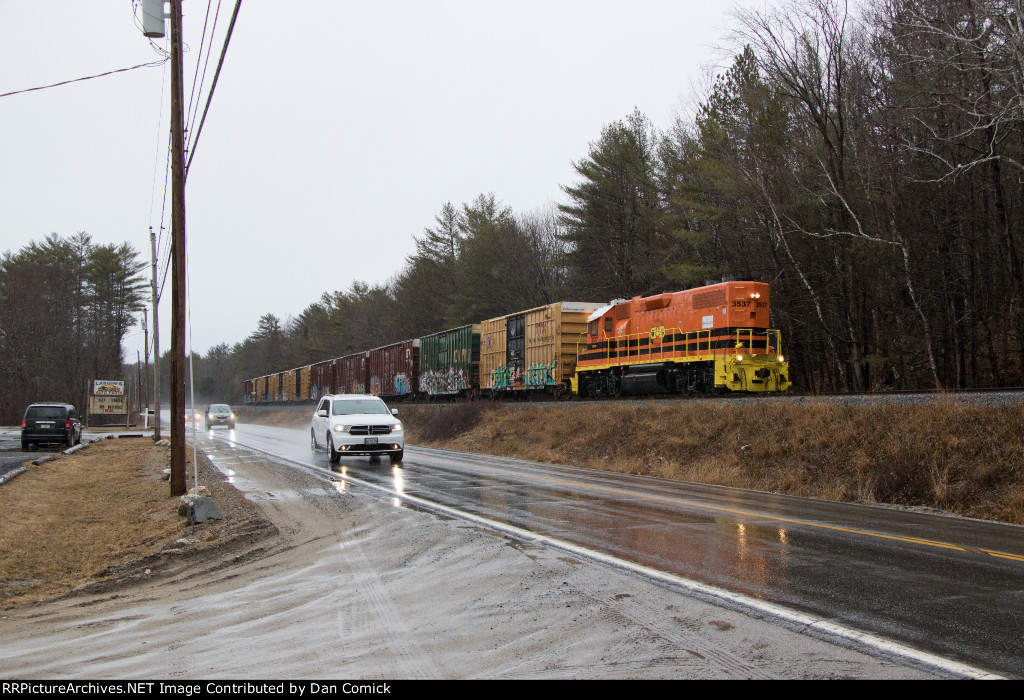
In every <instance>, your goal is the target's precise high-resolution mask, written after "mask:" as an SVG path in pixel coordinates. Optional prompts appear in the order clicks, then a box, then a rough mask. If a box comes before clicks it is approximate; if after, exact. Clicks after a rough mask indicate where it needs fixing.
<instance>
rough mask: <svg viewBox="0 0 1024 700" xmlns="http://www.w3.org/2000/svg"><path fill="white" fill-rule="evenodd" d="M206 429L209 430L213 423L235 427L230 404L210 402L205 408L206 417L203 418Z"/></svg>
mask: <svg viewBox="0 0 1024 700" xmlns="http://www.w3.org/2000/svg"><path fill="white" fill-rule="evenodd" d="M203 423H204V424H205V426H206V429H207V430H210V429H211V428H213V426H215V425H226V426H228V427H229V428H230V429H231V430H234V429H235V413H234V411H232V410H231V406H228V405H227V404H226V403H215V404H211V405H210V407H209V408H207V409H206V418H205V419H204V420H203Z"/></svg>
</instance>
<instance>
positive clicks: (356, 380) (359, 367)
mask: <svg viewBox="0 0 1024 700" xmlns="http://www.w3.org/2000/svg"><path fill="white" fill-rule="evenodd" d="M366 355H367V353H365V352H357V353H356V354H355V355H346V356H345V357H342V358H339V359H337V360H335V362H337V363H338V368H337V370H336V371H335V379H336V380H337V381H336V382H335V385H334V393H336V394H365V393H366V385H367V381H366V380H367V375H366V364H367V363H366Z"/></svg>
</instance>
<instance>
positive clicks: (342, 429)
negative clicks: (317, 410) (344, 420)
mask: <svg viewBox="0 0 1024 700" xmlns="http://www.w3.org/2000/svg"><path fill="white" fill-rule="evenodd" d="M351 427H352V426H350V425H336V426H334V430H335V431H336V432H339V433H347V432H348V429H349V428H351Z"/></svg>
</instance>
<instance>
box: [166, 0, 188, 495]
mask: <svg viewBox="0 0 1024 700" xmlns="http://www.w3.org/2000/svg"><path fill="white" fill-rule="evenodd" d="M170 2H171V236H172V238H171V496H172V497H173V496H182V495H184V493H185V420H184V419H185V117H184V113H183V109H182V106H183V101H184V100H183V85H184V80H183V74H182V63H183V60H182V38H181V0H170Z"/></svg>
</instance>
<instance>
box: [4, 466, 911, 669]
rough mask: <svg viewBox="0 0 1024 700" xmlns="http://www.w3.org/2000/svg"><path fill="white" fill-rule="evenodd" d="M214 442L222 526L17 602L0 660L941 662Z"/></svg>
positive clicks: (421, 664) (233, 665)
mask: <svg viewBox="0 0 1024 700" xmlns="http://www.w3.org/2000/svg"><path fill="white" fill-rule="evenodd" d="M211 457H212V458H213V460H214V461H215V462H216V464H217V466H218V468H219V469H220V470H221V471H220V473H223V474H226V475H228V479H229V480H230V484H227V483H223V484H219V485H218V487H217V488H218V489H221V488H229V487H230V486H233V487H237V488H238V489H239V490H240V491H241V492H243V493H244V494H245V496H246V498H245V503H244V504H243V503H241V502H238V503H236V506H237V507H234V506H231V505H230V503H229V502H228V500H229V499H230V498H238V496H237V494H236V495H235V496H230V497H229V496H225V495H224V494H223V492H221V495H219V496H218V495H216V494H217V492H215V498H216V499H218V505H222V504H223V505H225V506H227V507H226V508H225V510H226V517H225V520H224V521H218V522H216V523H211V527H220V528H224V530H223V535H222V536H218V537H216V538H214V539H213V540H212V541H210V540H207V539H206V538H205V537H204V536H203V535H202V531H201V530H200V528H202V527H203V525H197V526H195V527H196V528H197V529H196V531H195V536H194V537H192V538H191V539H192V540H193V541H192V542H184V543H182V544H180V545H179V546H177V547H168V548H167V549H166V550H165V551H163V552H162V553H161V554H160V555H153V556H150V558H149V559H146V560H143V559H140V560H137V561H136V563H135V564H134V565H132V566H127V567H125V569H124V570H123V572H122V575H120V576H112V577H108V579H107V580H106V581H104V582H99V583H97V584H95V585H92V586H91V587H87V588H85V589H81V590H79V591H78V592H77V593H76V594H75V595H73V596H70V597H66V598H62V599H59V600H54V601H50V602H44V603H40V604H38V605H32V606H27V607H21V608H16V609H12V610H6V611H3V612H2V613H0V618H2V619H0V636H2V639H3V640H4V642H3V654H2V656H0V677H2V678H5V679H12V678H17V679H42V678H56V677H61V678H88V679H113V678H122V679H125V678H127V679H131V678H145V679H156V678H159V679H199V678H203V679H206V678H209V679H215V678H245V679H257V678H263V679H274V678H306V679H340V678H349V679H354V678H384V679H421V678H921V677H926V675H927V674H925V673H923V672H921V671H919V670H914V669H908V668H906V667H903V666H899V665H896V664H893V663H890V662H887V661H883V660H879V659H876V658H872V657H869V656H865V655H863V654H860V653H857V652H855V651H851V650H848V649H843V648H839V647H837V646H834V645H831V644H828V643H825V642H822V641H819V640H816V639H812V638H810V637H808V636H806V635H803V634H799V633H797V632H795V631H791V630H786V629H782V628H780V627H777V626H775V625H773V624H769V623H767V622H763V621H759V620H755V619H751V618H749V617H747V616H745V615H743V614H740V613H738V612H733V611H729V610H725V609H722V608H719V607H716V606H714V605H710V604H707V603H704V602H700V601H696V600H694V599H692V598H689V597H687V596H685V595H682V594H680V593H679V592H678V591H676V590H674V589H671V588H667V587H664V586H662V585H660V584H655V583H652V582H650V581H648V580H646V579H642V578H639V577H635V576H633V575H631V574H627V573H624V572H622V571H619V570H616V569H612V568H608V567H605V566H601V565H597V564H594V563H591V562H587V561H580V560H577V559H574V558H573V557H571V556H567V555H565V554H564V553H562V552H559V551H557V550H551V549H547V548H543V547H536V546H532V545H526V544H524V543H522V542H518V541H516V540H513V539H510V538H508V537H506V536H504V535H502V534H499V533H497V532H493V531H489V530H487V529H486V528H482V527H480V526H478V525H474V524H471V523H467V522H463V521H459V520H453V519H450V518H448V517H444V516H439V515H437V514H434V513H429V512H423V511H421V510H415V509H411V508H408V507H406V506H404V505H403V504H401V503H399V502H396V501H391V500H382V499H381V498H380V497H379V496H374V495H371V494H368V493H362V492H360V491H359V490H358V488H353V487H346V486H344V485H341V484H331V483H328V482H326V481H324V480H322V479H318V478H316V477H315V476H313V475H310V474H308V473H306V472H303V471H301V470H298V469H294V468H289V467H284V466H280V465H275V464H271V463H268V462H266V461H264V460H263V459H262V458H260V457H258V456H254V455H252V454H250V453H247V452H245V451H242V450H238V449H234V450H232V449H230V448H224V449H222V450H218V451H217V452H215V453H213V454H211ZM213 473H214V472H212V471H211V472H209V474H213ZM211 478H212V477H211V476H206V477H203V478H202V479H201V480H202V481H207V482H208V481H209V480H210V479H211ZM247 504H255V505H256V506H257V507H255V508H248V507H247ZM5 515H10V514H5ZM232 531H234V533H235V535H232V534H231V532H232ZM186 539H188V538H186ZM218 540H220V542H219V543H218V542H217V541H218ZM175 550H177V551H175Z"/></svg>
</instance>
